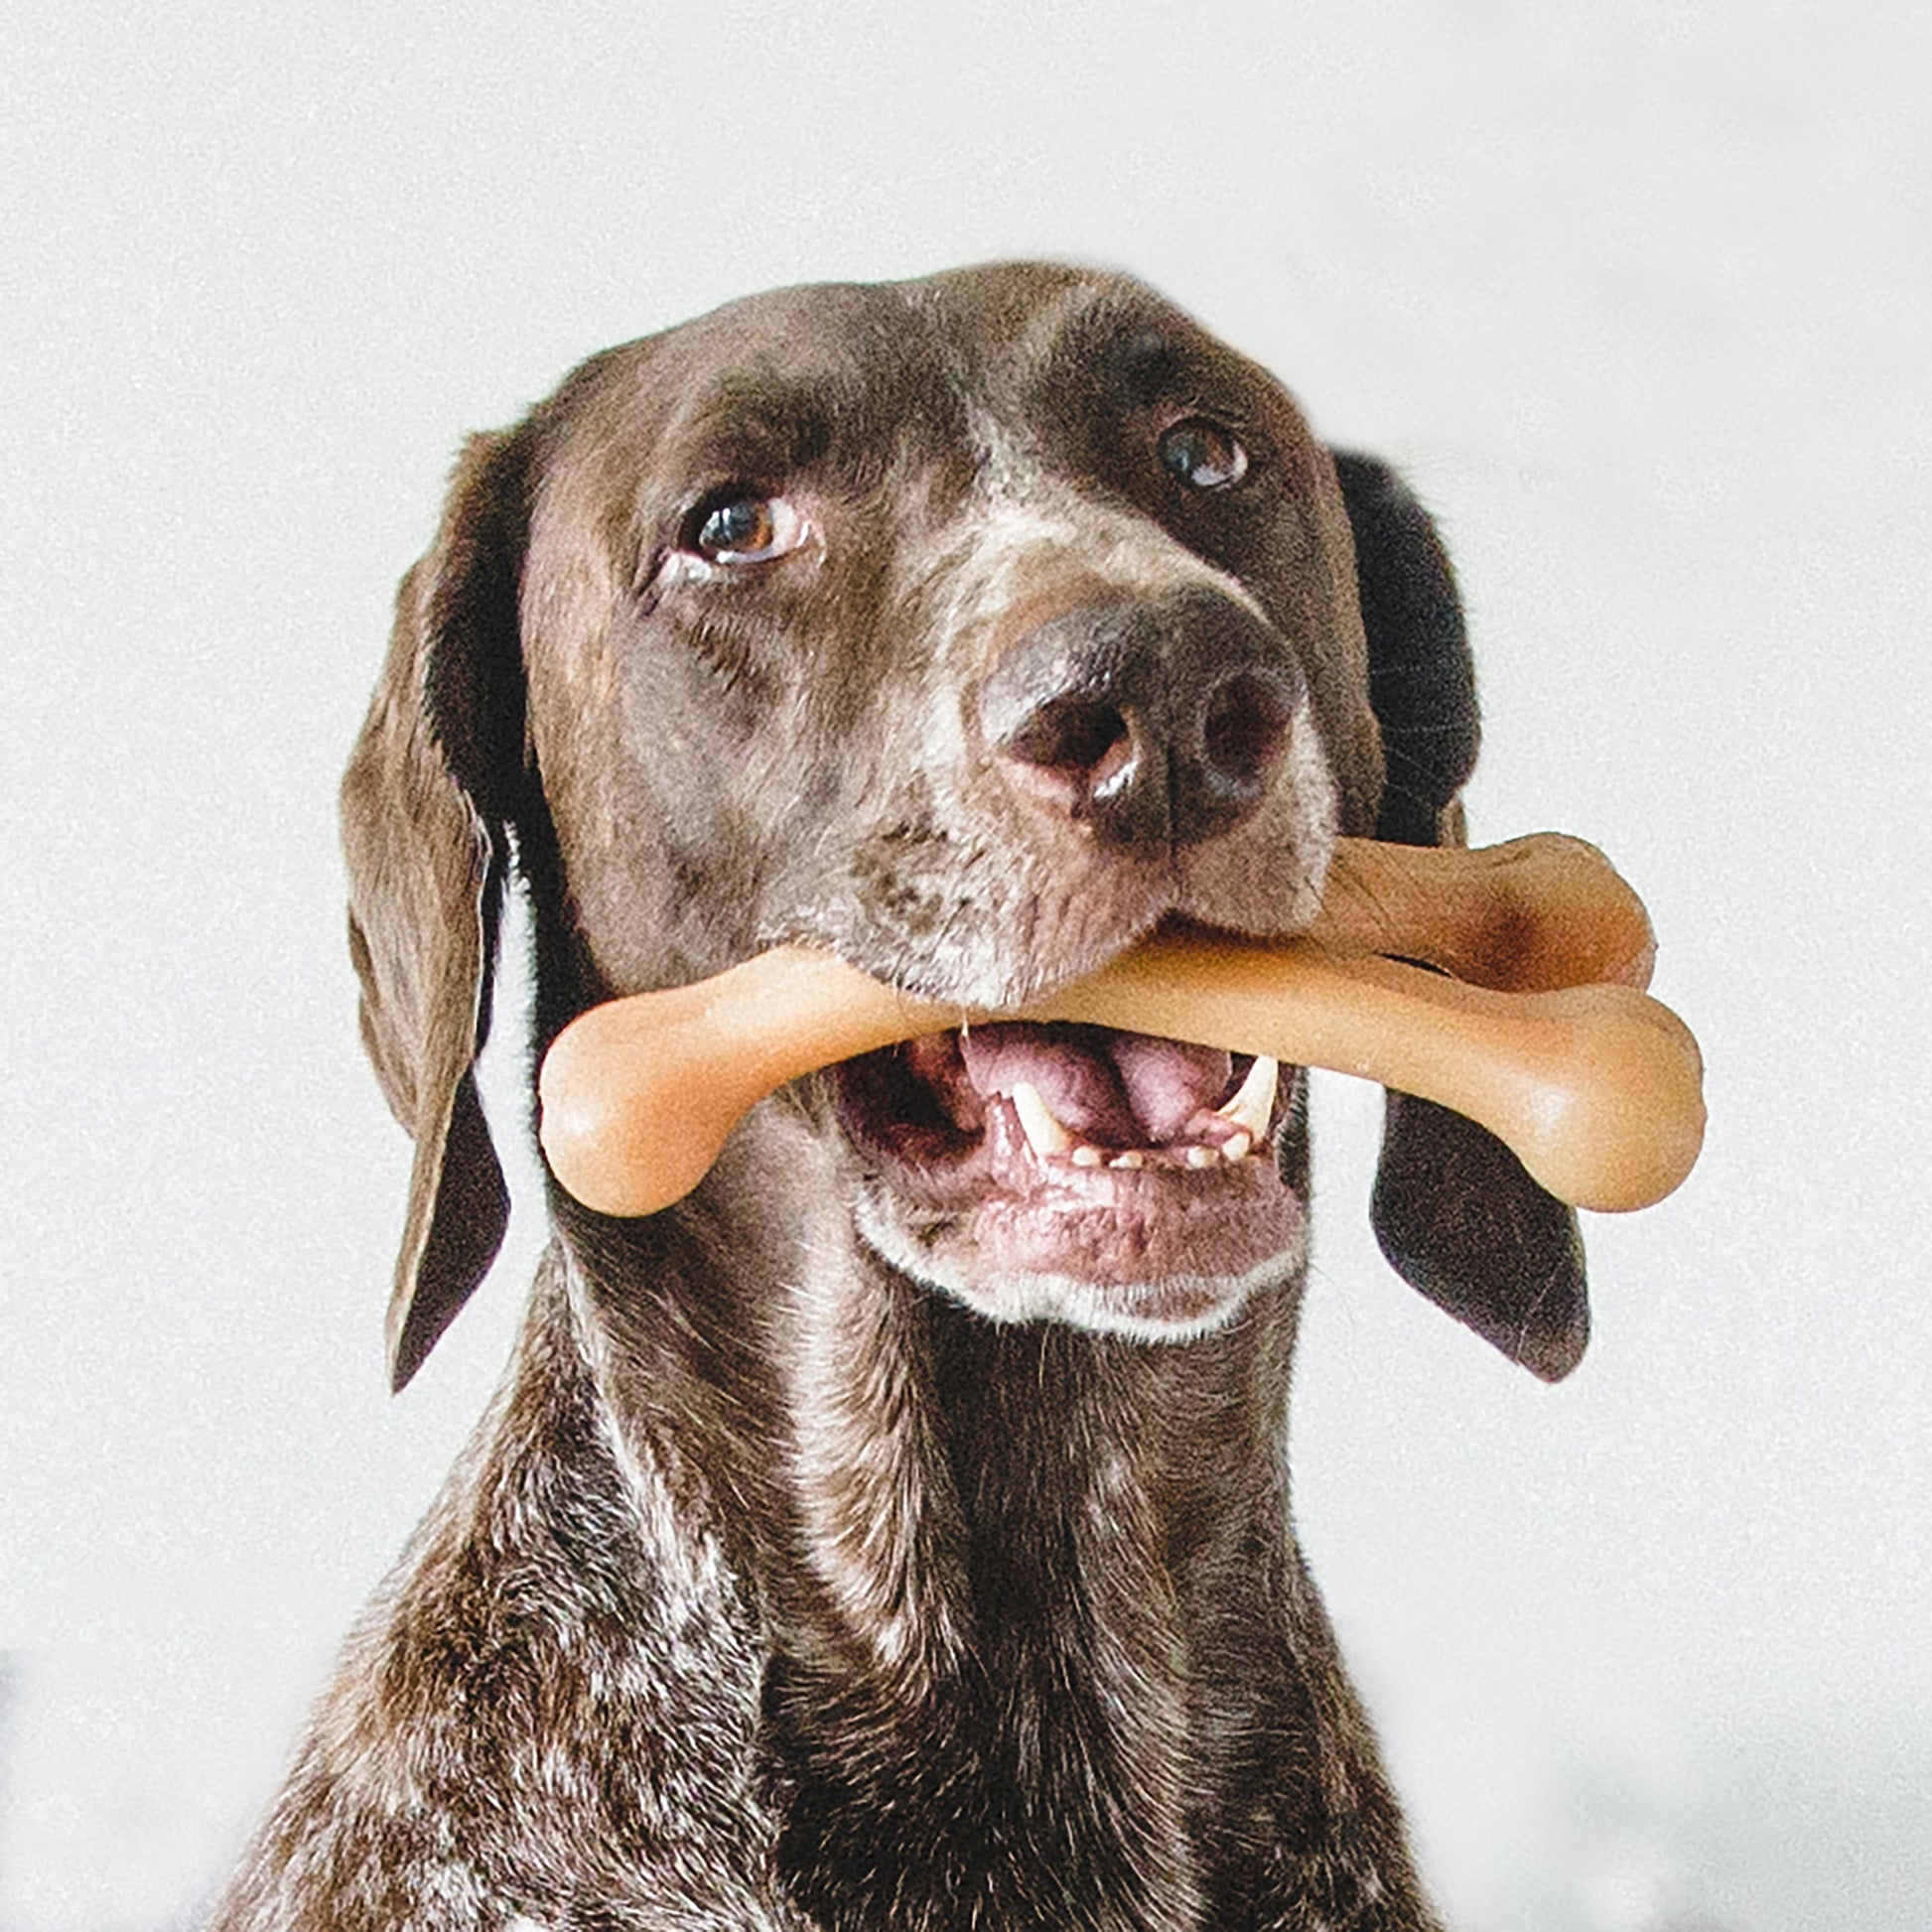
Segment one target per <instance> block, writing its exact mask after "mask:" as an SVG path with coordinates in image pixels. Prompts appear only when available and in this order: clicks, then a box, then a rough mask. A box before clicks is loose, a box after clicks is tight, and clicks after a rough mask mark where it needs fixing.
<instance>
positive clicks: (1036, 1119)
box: [1008, 1080, 1073, 1158]
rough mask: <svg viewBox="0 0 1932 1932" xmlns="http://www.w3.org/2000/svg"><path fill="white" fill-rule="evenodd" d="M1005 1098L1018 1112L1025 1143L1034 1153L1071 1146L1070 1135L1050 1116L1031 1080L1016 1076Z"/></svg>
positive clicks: (1047, 1152) (1061, 1149) (1049, 1109)
mask: <svg viewBox="0 0 1932 1932" xmlns="http://www.w3.org/2000/svg"><path fill="white" fill-rule="evenodd" d="M1008 1098H1009V1099H1010V1100H1011V1101H1012V1102H1013V1107H1014V1111H1015V1112H1016V1113H1017V1114H1018V1115H1019V1116H1020V1125H1021V1127H1022V1129H1023V1130H1024V1131H1025V1133H1026V1136H1027V1144H1028V1146H1030V1147H1031V1148H1032V1149H1033V1151H1034V1152H1035V1154H1037V1155H1039V1156H1041V1157H1042V1158H1044V1157H1045V1156H1047V1155H1052V1154H1064V1153H1066V1151H1067V1150H1068V1149H1069V1148H1070V1147H1072V1145H1073V1136H1072V1135H1071V1134H1069V1133H1068V1132H1067V1131H1066V1129H1065V1128H1064V1127H1062V1126H1061V1125H1060V1124H1059V1122H1058V1121H1056V1120H1055V1119H1054V1118H1053V1110H1052V1108H1050V1107H1049V1106H1047V1104H1046V1102H1045V1099H1044V1098H1043V1096H1042V1095H1041V1093H1040V1091H1039V1089H1038V1088H1037V1087H1036V1086H1035V1085H1034V1083H1033V1082H1032V1081H1031V1080H1016V1081H1015V1082H1014V1083H1013V1091H1012V1093H1011V1094H1009V1095H1008Z"/></svg>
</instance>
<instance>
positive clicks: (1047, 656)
mask: <svg viewBox="0 0 1932 1932" xmlns="http://www.w3.org/2000/svg"><path fill="white" fill-rule="evenodd" d="M1305 692H1306V683H1305V680H1304V678H1303V676H1302V672H1301V669H1300V667H1299V666H1298V665H1297V664H1296V663H1295V661H1294V659H1293V658H1292V657H1290V656H1289V654H1288V652H1287V649H1286V647H1285V645H1284V644H1283V642H1282V640H1281V638H1280V636H1279V635H1278V634H1277V633H1276V632H1275V631H1274V630H1273V629H1272V628H1271V627H1270V626H1269V625H1268V624H1266V623H1265V622H1263V621H1262V620H1261V619H1259V618H1257V617H1255V616H1254V615H1253V614H1252V613H1251V612H1249V611H1248V610H1246V609H1245V608H1244V607H1243V606H1241V605H1239V604H1237V603H1235V602H1234V601H1233V600H1232V599H1230V598H1227V597H1224V596H1222V595H1221V594H1220V593H1218V592H1214V591H1208V590H1198V591H1195V590H1190V591H1185V592H1181V593H1178V594H1176V595H1174V596H1173V597H1168V598H1161V599H1155V600H1151V601H1146V602H1136V603H1132V604H1098V605H1085V606H1081V607H1079V608H1077V609H1075V610H1072V611H1067V612H1063V613H1061V614H1059V615H1058V616H1056V617H1053V618H1049V619H1047V620H1046V621H1044V622H1042V623H1039V624H1037V625H1035V627H1034V628H1033V629H1031V630H1029V631H1027V632H1026V633H1025V634H1024V635H1022V636H1021V637H1020V638H1018V639H1017V640H1016V641H1015V642H1014V643H1013V644H1012V645H1011V646H1010V647H1009V648H1008V650H1007V651H1006V653H1005V655H1004V656H1003V657H1002V658H1001V660H1000V662H999V663H998V664H997V665H996V666H995V668H994V670H993V673H992V675H991V676H990V677H989V678H988V679H987V681H986V683H985V684H984V685H983V686H982V687H981V691H980V696H979V723H980V731H981V734H982V736H983V738H984V740H985V742H986V743H987V744H988V745H989V746H991V747H992V748H993V750H994V751H995V752H996V753H997V754H998V755H999V757H1000V759H1001V760H1002V762H1003V765H1004V768H1005V769H1006V771H1007V773H1008V775H1009V777H1010V778H1011V779H1012V780H1013V781H1014V782H1015V783H1016V784H1017V785H1018V786H1019V787H1020V788H1021V789H1022V790H1023V791H1024V792H1025V793H1026V794H1028V795H1029V796H1031V797H1033V798H1034V799H1035V800H1036V801H1038V802H1039V803H1041V804H1042V805H1044V806H1045V807H1046V808H1047V809H1049V810H1052V811H1056V812H1059V813H1061V814H1063V815H1064V816H1066V817H1069V818H1072V819H1074V820H1076V821H1078V822H1080V823H1082V824H1085V825H1088V826H1090V827H1091V828H1092V830H1093V832H1094V834H1095V835H1096V836H1097V837H1099V838H1102V839H1105V840H1107V841H1108V842H1109V843H1111V844H1118V845H1131V846H1156V845H1166V846H1176V845H1188V844H1193V843H1196V842H1198V841H1200V840H1202V839H1210V838H1215V837H1217V836H1219V835H1220V834H1221V833H1223V832H1228V831H1231V830H1232V829H1233V828H1234V827H1235V826H1236V825H1238V824H1240V822H1241V821H1242V820H1243V819H1244V818H1246V817H1247V816H1248V814H1249V813H1250V812H1252V811H1253V810H1254V809H1255V807H1256V806H1257V805H1259V804H1260V803H1261V801H1262V799H1263V798H1264V797H1265V796H1266V795H1267V791H1268V785H1269V781H1270V779H1271V778H1272V776H1273V775H1274V771H1275V768H1276V766H1277V765H1278V764H1279V763H1280V762H1281V758H1282V753H1283V751H1284V750H1285V749H1286V747H1287V743H1288V731H1289V724H1290V721H1291V720H1292V719H1293V717H1294V715H1295V712H1296V711H1297V709H1298V708H1299V707H1300V705H1301V703H1302V701H1303V698H1304V695H1305Z"/></svg>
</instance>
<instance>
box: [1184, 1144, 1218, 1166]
mask: <svg viewBox="0 0 1932 1932" xmlns="http://www.w3.org/2000/svg"><path fill="white" fill-rule="evenodd" d="M1186 1161H1187V1165H1188V1166H1189V1167H1190V1168H1216V1167H1219V1166H1220V1164H1221V1157H1220V1156H1219V1155H1218V1154H1216V1153H1215V1152H1214V1150H1213V1149H1212V1148H1211V1147H1190V1148H1189V1149H1188V1150H1187V1155H1186Z"/></svg>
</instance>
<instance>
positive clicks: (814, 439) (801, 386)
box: [689, 369, 837, 470]
mask: <svg viewBox="0 0 1932 1932" xmlns="http://www.w3.org/2000/svg"><path fill="white" fill-rule="evenodd" d="M834 388H835V385H834V384H833V382H832V381H831V380H830V379H826V380H823V381H812V380H801V379H800V378H798V377H795V376H784V375H777V374H775V373H772V372H770V371H767V370H758V369H754V370H746V371H741V372H736V373H732V374H728V375H726V376H724V377H722V378H721V379H720V380H719V381H718V382H717V383H716V384H715V385H714V387H713V389H712V391H711V393H710V395H709V396H707V397H706V398H705V400H704V402H703V403H702V404H701V405H700V406H699V408H698V410H697V411H696V412H695V414H694V415H693V417H692V418H691V421H690V425H689V433H690V440H691V442H692V444H693V446H694V447H696V448H699V449H703V450H707V451H715V452H717V453H719V454H720V455H722V456H725V457H727V458H728V459H729V460H730V461H733V462H738V463H743V464H747V465H750V466H751V467H754V468H758V467H763V466H767V465H768V466H774V467H776V468H778V469H781V470H796V469H801V468H803V467H804V466H806V465H807V464H812V463H817V462H820V461H822V460H823V459H824V457H825V455H826V453H827V452H828V451H829V449H830V448H831V444H832V435H833V425H834V422H835V419H836V413H837V412H836V409H835V407H834Z"/></svg>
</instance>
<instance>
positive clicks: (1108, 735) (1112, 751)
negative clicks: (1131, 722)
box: [1000, 697, 1134, 794]
mask: <svg viewBox="0 0 1932 1932" xmlns="http://www.w3.org/2000/svg"><path fill="white" fill-rule="evenodd" d="M1000 749H1001V750H1002V751H1003V752H1005V753H1006V755H1007V756H1008V757H1009V758H1011V759H1018V760H1019V761H1020V762H1021V763H1023V764H1031V765H1035V766H1037V767H1038V768H1039V769H1040V770H1042V771H1045V772H1050V773H1052V774H1053V775H1054V776H1056V777H1060V778H1063V779H1065V780H1067V781H1068V782H1069V783H1072V784H1075V785H1077V786H1078V788H1079V789H1080V790H1081V791H1084V792H1086V793H1088V794H1093V793H1096V792H1100V791H1103V790H1104V789H1105V788H1106V786H1107V784H1108V783H1109V781H1110V780H1112V779H1115V778H1117V777H1118V776H1119V775H1120V773H1121V772H1122V771H1123V770H1124V769H1125V768H1126V767H1127V765H1128V764H1129V763H1130V762H1131V761H1132V759H1133V754H1134V743H1133V733H1132V732H1131V731H1130V730H1129V728H1128V724H1127V720H1126V718H1125V717H1124V716H1122V714H1121V713H1120V712H1119V711H1118V710H1116V709H1115V708H1114V707H1113V706H1112V705H1110V704H1104V703H1101V702H1099V701H1097V700H1095V699H1092V698H1084V697H1074V698H1054V699H1049V700H1048V701H1047V702H1046V703H1045V704H1042V705H1040V706H1038V707H1037V708H1036V709H1035V710H1034V711H1033V712H1031V713H1030V714H1029V715H1028V717H1027V718H1026V719H1025V720H1024V721H1023V722H1022V723H1021V725H1020V726H1019V727H1018V729H1017V730H1015V731H1014V732H1013V733H1012V734H1011V735H1010V736H1009V737H1008V738H1007V740H1006V742H1005V743H1004V744H1003V745H1002V746H1001V748H1000Z"/></svg>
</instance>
